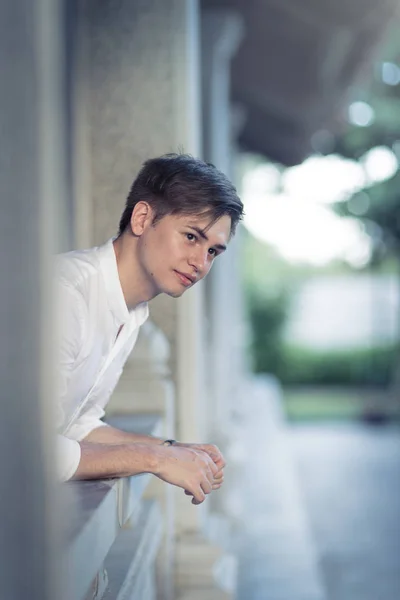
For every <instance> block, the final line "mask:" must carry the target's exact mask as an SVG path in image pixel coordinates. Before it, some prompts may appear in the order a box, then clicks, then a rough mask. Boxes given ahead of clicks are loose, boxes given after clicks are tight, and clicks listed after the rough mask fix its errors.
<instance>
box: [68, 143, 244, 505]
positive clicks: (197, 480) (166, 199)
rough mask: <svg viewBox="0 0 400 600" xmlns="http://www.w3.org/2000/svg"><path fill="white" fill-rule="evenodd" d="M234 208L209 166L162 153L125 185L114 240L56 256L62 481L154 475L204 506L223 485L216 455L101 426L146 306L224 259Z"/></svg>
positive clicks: (236, 203)
mask: <svg viewBox="0 0 400 600" xmlns="http://www.w3.org/2000/svg"><path fill="white" fill-rule="evenodd" d="M242 212H243V205H242V203H241V201H240V199H239V198H238V196H237V193H236V190H235V188H234V187H233V185H232V184H231V183H230V182H229V180H228V179H227V178H226V177H225V175H223V174H222V173H220V172H219V171H218V170H217V169H216V168H215V167H214V166H212V165H210V164H206V163H204V162H202V161H200V160H198V159H195V158H193V157H191V156H188V155H184V154H182V155H176V154H169V155H165V156H161V157H159V158H154V159H151V160H148V161H147V162H145V163H144V165H143V167H142V169H141V171H140V172H139V174H138V176H137V178H136V179H135V181H134V182H133V185H132V188H131V191H130V193H129V196H128V199H127V202H126V207H125V210H124V213H123V215H122V218H121V221H120V227H119V234H118V237H117V238H116V239H114V240H110V241H109V242H107V243H106V244H105V245H104V246H101V247H97V248H92V249H90V250H85V251H77V252H69V253H67V254H64V255H61V256H60V257H58V264H57V289H58V292H59V309H60V311H61V312H60V313H58V314H59V320H60V321H61V339H60V357H59V367H60V369H59V386H60V391H59V399H60V420H59V425H60V426H59V432H60V435H59V456H60V468H61V471H62V472H61V473H60V475H61V478H62V479H64V480H66V479H71V478H74V479H92V478H96V479H97V478H106V477H124V476H128V475H134V474H137V473H144V472H148V473H153V474H154V475H156V476H158V477H159V478H160V479H163V480H164V481H166V482H168V483H171V484H173V485H176V486H179V487H181V488H183V489H184V490H185V491H186V493H187V494H188V495H191V496H193V499H192V502H193V503H195V504H199V503H201V502H203V500H204V499H205V496H206V494H209V493H210V492H211V491H212V490H214V489H218V488H219V487H220V486H221V484H222V481H223V469H224V466H225V462H224V459H223V457H222V455H221V453H220V452H219V450H218V448H217V447H216V446H213V445H210V444H183V443H178V442H175V441H172V440H166V441H165V440H160V439H157V438H154V437H150V436H145V435H139V434H134V433H127V432H124V431H120V430H118V429H115V428H113V427H110V426H108V425H106V424H105V423H103V421H101V418H102V417H103V416H104V407H105V405H106V404H107V402H108V400H109V398H110V396H111V394H112V391H113V389H114V387H115V385H116V384H117V382H118V379H119V377H120V375H121V372H122V368H123V365H124V363H125V361H126V359H127V357H128V355H129V354H130V352H131V350H132V348H133V346H134V344H135V342H136V338H137V335H138V332H139V328H140V326H141V325H142V324H143V323H144V321H145V320H146V319H147V316H148V307H147V302H148V301H149V300H151V299H152V298H154V297H155V296H157V295H158V294H160V293H165V294H168V295H170V296H173V297H175V298H178V297H179V296H181V295H182V294H183V293H184V292H185V291H186V290H187V289H188V288H190V287H192V286H193V285H194V284H195V283H196V282H198V281H200V279H203V277H205V276H206V275H207V273H208V272H209V270H210V268H211V266H212V264H213V262H214V261H215V260H217V257H218V256H219V255H220V254H221V253H222V252H224V251H225V249H226V247H227V244H228V242H229V240H230V238H231V236H232V235H233V233H234V231H235V228H236V225H237V223H238V221H239V220H240V218H241V217H242Z"/></svg>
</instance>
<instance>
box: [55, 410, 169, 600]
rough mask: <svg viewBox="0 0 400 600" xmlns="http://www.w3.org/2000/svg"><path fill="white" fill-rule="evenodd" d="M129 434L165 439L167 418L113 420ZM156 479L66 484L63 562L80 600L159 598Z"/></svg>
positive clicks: (72, 592) (160, 524)
mask: <svg viewBox="0 0 400 600" xmlns="http://www.w3.org/2000/svg"><path fill="white" fill-rule="evenodd" d="M110 422H111V423H112V424H113V425H115V426H118V427H123V428H124V429H125V430H127V431H129V430H132V431H133V430H134V431H135V432H137V433H146V434H149V435H160V433H161V422H162V420H161V418H160V417H157V416H156V415H144V414H142V415H135V416H132V417H127V416H124V417H120V418H116V417H115V418H113V419H110ZM150 477H151V476H150V475H147V474H143V475H137V476H135V477H129V478H124V479H112V480H103V481H79V482H70V483H67V484H65V485H66V487H67V497H68V503H69V510H68V514H69V516H70V522H69V525H68V540H67V541H68V544H67V550H66V558H65V561H64V562H63V569H65V578H66V579H67V582H66V583H67V586H68V590H69V596H70V597H71V598H73V599H74V600H89V598H90V599H96V600H99V599H100V598H104V600H106V599H108V600H111V599H113V600H122V599H123V598H143V599H146V600H153V599H155V598H156V575H155V564H156V556H157V554H158V550H159V547H160V544H161V538H162V531H163V522H162V521H163V519H162V515H161V509H160V505H159V503H158V502H157V500H154V499H150V500H147V499H144V497H143V494H144V492H145V489H146V487H147V485H148V483H149V480H150Z"/></svg>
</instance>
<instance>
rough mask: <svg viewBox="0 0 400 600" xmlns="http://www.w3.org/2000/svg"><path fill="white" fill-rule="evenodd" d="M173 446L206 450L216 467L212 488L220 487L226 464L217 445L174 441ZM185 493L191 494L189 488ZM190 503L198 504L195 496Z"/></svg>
mask: <svg viewBox="0 0 400 600" xmlns="http://www.w3.org/2000/svg"><path fill="white" fill-rule="evenodd" d="M174 446H179V447H182V448H192V449H193V450H202V451H203V452H206V453H207V454H208V456H209V457H210V458H211V460H212V461H213V462H214V464H215V465H216V467H217V469H218V470H217V472H216V473H215V474H214V483H213V486H212V489H213V490H218V489H219V488H220V487H221V485H222V484H223V482H224V467H225V465H226V462H225V459H224V457H223V456H222V453H221V451H220V449H219V448H218V447H217V446H215V445H214V444H184V443H182V442H176V443H175V444H174ZM185 494H186V495H187V496H191V495H192V494H191V493H190V491H189V490H185ZM192 503H193V504H198V503H197V502H196V499H195V498H193V500H192Z"/></svg>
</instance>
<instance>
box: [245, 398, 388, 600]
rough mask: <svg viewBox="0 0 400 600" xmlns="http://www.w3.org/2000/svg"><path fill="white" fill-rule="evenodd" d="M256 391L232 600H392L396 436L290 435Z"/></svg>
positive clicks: (324, 431)
mask: <svg viewBox="0 0 400 600" xmlns="http://www.w3.org/2000/svg"><path fill="white" fill-rule="evenodd" d="M258 395H259V397H258V399H256V400H255V401H254V402H255V403H254V406H253V407H252V408H253V410H252V415H253V417H252V418H251V419H249V420H248V422H247V426H246V431H247V433H246V436H247V438H246V440H245V443H246V444H247V446H248V448H249V449H250V450H251V452H250V458H249V461H248V463H247V467H246V473H245V476H244V478H243V480H242V494H243V500H242V502H243V504H244V506H245V510H244V512H243V515H244V517H243V520H242V522H241V524H240V526H239V527H238V528H237V537H236V541H237V548H238V553H239V577H238V579H239V581H238V593H237V600H317V599H318V600H399V599H400V430H399V429H393V428H389V429H369V428H366V427H363V426H361V425H356V424H355V425H348V426H340V425H337V426H335V425H329V426H304V427H303V426H301V427H300V426H297V427H295V428H290V429H288V428H285V427H281V426H279V414H278V419H276V418H275V417H276V411H277V406H276V404H274V403H272V405H271V404H270V403H268V402H267V403H265V402H264V400H263V394H262V390H261V389H260V390H259V394H258ZM271 412H275V417H274V418H271ZM278 413H279V409H278Z"/></svg>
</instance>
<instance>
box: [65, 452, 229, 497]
mask: <svg viewBox="0 0 400 600" xmlns="http://www.w3.org/2000/svg"><path fill="white" fill-rule="evenodd" d="M80 447H81V459H80V462H79V466H78V468H77V470H76V472H75V474H74V475H73V477H72V479H102V478H108V477H128V476H130V475H137V474H139V473H152V474H154V475H156V476H157V477H159V478H160V479H162V480H163V481H165V482H167V483H170V484H172V485H176V486H178V487H181V488H182V489H184V490H185V491H186V492H187V493H189V494H190V495H192V496H193V500H192V502H193V503H194V504H200V503H201V502H203V501H204V500H205V497H206V494H209V493H210V492H211V491H212V489H213V484H214V475H215V474H216V473H217V471H218V468H217V466H216V465H215V463H214V462H213V461H212V460H211V458H210V457H209V456H208V454H207V453H206V452H202V451H200V450H194V449H192V448H183V447H181V448H179V447H174V446H162V445H160V444H158V445H149V444H139V443H133V444H97V443H92V442H87V441H83V442H81V443H80Z"/></svg>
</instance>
